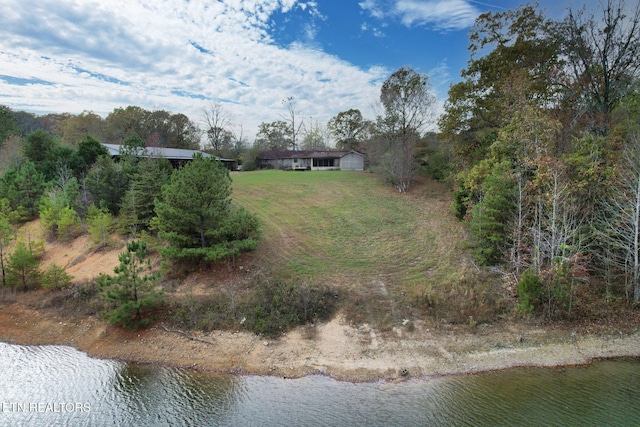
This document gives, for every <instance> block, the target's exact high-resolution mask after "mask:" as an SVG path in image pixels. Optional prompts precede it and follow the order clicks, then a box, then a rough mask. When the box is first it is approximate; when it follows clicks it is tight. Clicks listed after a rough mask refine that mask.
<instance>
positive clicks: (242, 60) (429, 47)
mask: <svg viewBox="0 0 640 427" xmlns="http://www.w3.org/2000/svg"><path fill="white" fill-rule="evenodd" d="M539 3H540V4H541V5H542V7H545V8H546V9H547V11H548V15H549V16H553V17H556V18H559V17H561V16H563V14H564V11H566V9H567V8H568V7H570V6H572V7H574V8H575V7H581V6H582V5H583V4H584V2H576V1H571V0H556V1H553V2H552V1H550V0H543V1H541V2H539ZM519 4H520V2H517V1H511V0H501V1H497V0H496V1H492V0H487V1H473V0H360V1H357V0H355V1H350V0H325V1H323V0H316V1H304V0H300V1H298V0H262V1H258V0H224V1H214V0H163V1H161V0H127V1H122V0H76V1H71V0H4V1H3V8H2V9H3V11H2V13H0V104H3V105H7V106H9V107H11V108H12V109H14V110H26V111H30V112H34V113H38V114H43V113H50V112H57V113H62V112H70V113H74V114H77V113H80V112H82V111H83V110H88V111H93V112H95V113H97V114H100V115H102V116H103V117H104V116H106V115H107V114H108V113H109V112H110V111H112V110H113V109H114V108H116V107H126V106H128V105H137V106H140V107H143V108H147V109H164V110H167V111H171V112H173V113H184V114H186V115H187V116H189V118H191V120H193V121H194V122H196V123H200V122H201V121H202V116H203V114H202V109H203V108H206V107H208V106H209V105H210V104H211V103H212V102H215V103H219V104H221V105H222V107H223V110H224V111H225V114H227V115H228V117H229V118H230V119H231V122H232V123H233V127H234V131H235V132H236V133H240V132H242V133H243V135H244V136H245V137H246V138H247V139H248V140H249V141H253V138H254V137H255V133H256V130H257V126H258V125H259V123H261V122H271V121H274V120H279V119H282V117H284V116H286V114H287V109H286V105H285V104H284V103H283V100H285V99H286V98H288V97H294V98H295V101H296V110H297V113H298V116H299V117H300V118H304V119H305V121H306V122H307V124H310V123H312V122H317V123H320V124H326V122H327V120H329V119H330V118H331V117H333V116H335V115H336V114H337V113H339V112H341V111H345V110H348V109H350V108H358V109H360V110H361V111H362V112H363V114H364V115H365V117H367V118H373V116H374V112H373V109H372V106H373V104H374V103H375V102H376V100H377V99H378V96H379V91H380V86H381V84H382V83H383V82H384V80H385V79H386V78H387V77H388V76H389V75H390V74H391V73H393V72H394V71H395V70H397V69H398V68H399V67H402V66H410V67H412V68H413V69H415V70H416V71H418V72H420V73H424V74H428V75H429V77H430V80H431V83H432V87H433V90H434V93H435V94H436V97H437V99H438V108H439V109H441V106H442V103H443V102H444V100H445V99H446V96H447V90H448V88H449V85H450V84H451V83H455V82H456V81H458V80H459V75H460V70H461V69H462V68H464V67H465V65H466V61H467V60H468V51H467V50H466V49H467V46H468V31H469V29H470V27H471V26H472V24H473V22H474V20H475V18H476V17H477V16H478V15H479V14H481V13H483V12H486V11H488V10H493V11H502V10H505V9H511V8H515V7H517V6H518V5H519Z"/></svg>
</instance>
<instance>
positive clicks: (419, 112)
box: [376, 68, 435, 193]
mask: <svg viewBox="0 0 640 427" xmlns="http://www.w3.org/2000/svg"><path fill="white" fill-rule="evenodd" d="M380 102H381V104H382V107H383V108H384V116H383V117H378V134H379V135H378V137H377V138H376V139H377V140H378V142H379V143H381V147H380V148H382V150H381V151H380V154H379V155H380V159H379V161H380V165H381V166H382V170H383V173H384V174H385V176H386V178H387V180H388V181H390V182H391V184H392V185H394V186H395V187H396V188H397V189H398V191H399V192H401V193H402V192H405V191H407V190H408V189H409V187H410V186H411V184H412V182H413V179H414V177H415V173H416V171H417V164H416V159H415V151H416V145H417V142H418V140H419V139H420V136H421V133H422V132H423V131H424V130H425V128H426V126H427V125H428V124H429V123H430V122H431V121H432V120H433V119H434V104H435V97H434V95H433V93H432V92H431V88H430V85H429V80H428V77H427V76H426V75H424V74H418V73H416V72H415V71H414V70H412V69H411V68H400V69H399V70H398V71H396V72H395V73H393V74H392V75H391V76H389V78H388V79H387V80H386V81H385V82H384V84H383V85H382V89H381V91H380Z"/></svg>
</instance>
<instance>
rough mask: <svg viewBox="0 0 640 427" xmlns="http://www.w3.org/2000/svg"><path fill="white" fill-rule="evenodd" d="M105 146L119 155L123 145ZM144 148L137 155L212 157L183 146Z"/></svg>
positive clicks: (187, 158) (217, 158)
mask: <svg viewBox="0 0 640 427" xmlns="http://www.w3.org/2000/svg"><path fill="white" fill-rule="evenodd" d="M102 145H104V146H105V148H106V149H107V151H109V155H111V156H119V155H120V149H121V147H122V146H121V145H118V144H102ZM140 148H141V149H142V150H141V151H140V152H139V153H138V155H137V156H136V157H150V158H152V159H156V158H165V159H168V160H191V159H192V158H193V155H194V154H196V153H200V154H202V157H205V158H206V157H212V156H211V154H209V153H205V152H203V151H199V150H186V149H183V148H165V147H140ZM216 160H220V161H222V162H233V161H234V160H233V159H223V158H220V157H216Z"/></svg>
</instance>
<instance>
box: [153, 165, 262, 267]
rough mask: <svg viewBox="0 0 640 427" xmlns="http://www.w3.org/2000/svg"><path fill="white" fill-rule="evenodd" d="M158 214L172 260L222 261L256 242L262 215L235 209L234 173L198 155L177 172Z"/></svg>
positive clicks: (165, 250)
mask: <svg viewBox="0 0 640 427" xmlns="http://www.w3.org/2000/svg"><path fill="white" fill-rule="evenodd" d="M156 213H157V215H158V219H159V226H160V233H159V236H160V237H162V238H166V239H167V240H168V242H169V246H168V247H167V248H165V249H163V250H162V253H163V255H165V256H166V257H168V258H177V259H199V260H205V261H217V260H219V259H222V258H225V257H228V256H233V255H236V254H238V253H240V252H241V251H246V250H252V249H254V248H255V246H256V244H257V238H258V221H257V219H256V218H255V217H254V216H253V215H251V214H249V213H248V212H246V211H244V210H237V209H233V208H232V206H231V178H230V176H229V171H228V170H227V169H225V168H224V167H222V166H221V165H219V164H218V162H217V161H215V160H214V159H205V158H203V157H202V156H197V157H195V158H194V159H193V161H191V162H190V163H188V164H187V165H185V166H184V167H183V168H182V169H180V170H177V171H175V172H174V173H173V175H171V181H170V183H169V184H167V185H165V186H164V188H163V190H162V200H161V201H160V200H158V201H156Z"/></svg>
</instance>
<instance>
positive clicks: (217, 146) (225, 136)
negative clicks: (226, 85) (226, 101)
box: [202, 102, 231, 152]
mask: <svg viewBox="0 0 640 427" xmlns="http://www.w3.org/2000/svg"><path fill="white" fill-rule="evenodd" d="M202 117H203V119H204V122H205V126H206V129H205V134H206V135H207V141H208V147H207V148H209V149H211V150H213V151H214V152H220V151H222V150H223V149H224V148H225V145H228V143H229V141H230V135H231V132H230V131H229V130H228V129H227V128H228V127H229V126H230V125H231V120H230V119H229V116H228V115H227V113H226V112H225V111H224V109H223V108H222V105H220V104H218V103H217V102H212V103H211V104H210V105H209V107H205V108H203V109H202Z"/></svg>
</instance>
